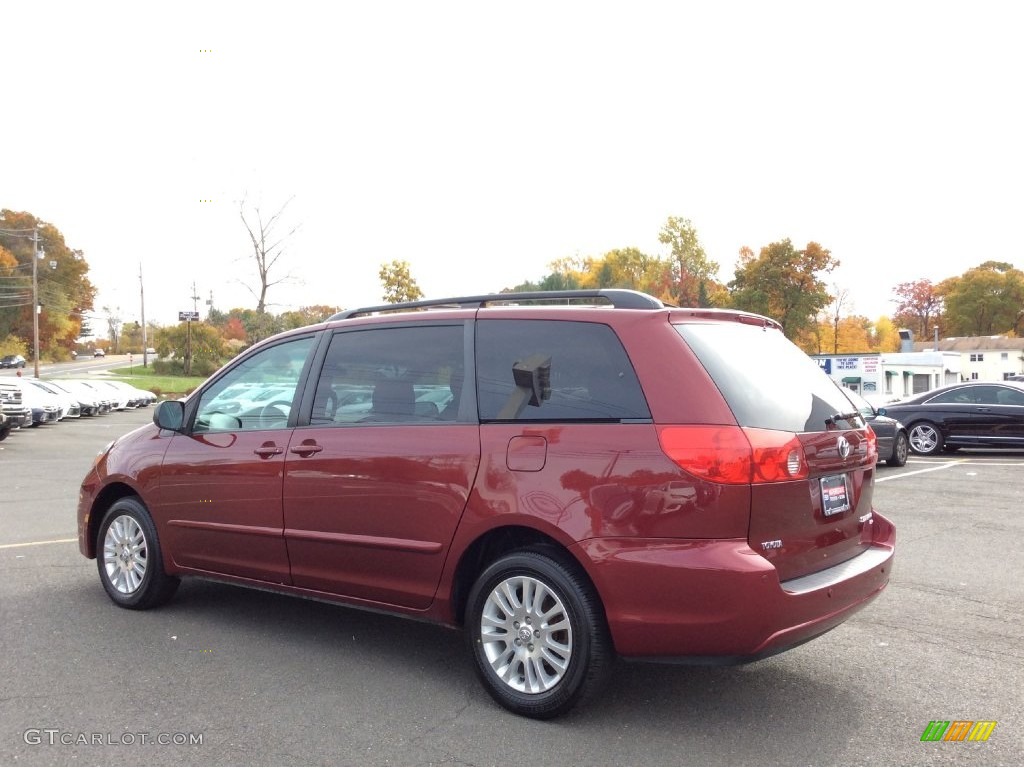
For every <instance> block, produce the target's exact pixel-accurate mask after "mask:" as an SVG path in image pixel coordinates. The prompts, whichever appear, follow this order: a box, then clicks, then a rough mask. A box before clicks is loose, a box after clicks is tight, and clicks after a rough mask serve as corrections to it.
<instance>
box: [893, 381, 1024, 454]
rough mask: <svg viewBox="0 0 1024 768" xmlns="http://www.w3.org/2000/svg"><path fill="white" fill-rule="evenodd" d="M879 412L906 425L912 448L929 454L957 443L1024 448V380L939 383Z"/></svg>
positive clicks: (955, 446)
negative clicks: (1022, 382) (928, 390)
mask: <svg viewBox="0 0 1024 768" xmlns="http://www.w3.org/2000/svg"><path fill="white" fill-rule="evenodd" d="M879 413H881V414H884V415H886V416H891V417H893V418H896V419H899V420H900V421H902V422H903V423H904V424H906V425H907V431H908V433H909V435H910V449H911V450H912V451H913V452H914V453H919V454H921V455H923V456H930V455H934V454H936V453H939V452H940V451H943V450H956V449H957V448H1018V449H1024V384H1021V383H1018V382H1012V381H1004V382H978V383H974V382H966V383H962V384H952V385H949V386H946V387H939V388H938V389H933V390H931V391H930V392H925V393H924V394H921V395H917V396H916V397H912V398H909V399H907V400H901V401H900V402H898V403H894V404H892V405H887V406H885V407H884V408H882V409H880V410H879Z"/></svg>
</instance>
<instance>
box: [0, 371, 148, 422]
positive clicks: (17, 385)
mask: <svg viewBox="0 0 1024 768" xmlns="http://www.w3.org/2000/svg"><path fill="white" fill-rule="evenodd" d="M156 399H157V398H156V395H154V394H153V393H152V392H148V391H146V390H143V389H138V388H137V387H133V386H131V385H130V384H127V383H126V382H123V381H116V380H112V379H91V380H88V381H85V380H82V379H46V380H41V379H30V378H17V379H11V378H5V379H3V381H2V383H0V400H2V406H3V412H4V413H5V414H6V415H7V417H8V422H9V425H10V426H11V427H14V428H17V427H28V426H32V427H37V426H39V425H40V424H47V423H52V422H57V421H60V420H62V419H66V418H78V417H80V416H99V415H100V414H104V413H109V412H110V411H123V410H126V409H132V408H140V407H146V406H148V405H150V404H152V403H154V402H156Z"/></svg>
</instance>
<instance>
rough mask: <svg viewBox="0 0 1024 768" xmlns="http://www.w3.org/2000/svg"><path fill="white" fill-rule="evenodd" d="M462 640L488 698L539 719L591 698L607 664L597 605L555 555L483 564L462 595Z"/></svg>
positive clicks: (536, 552) (521, 555)
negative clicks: (465, 599) (464, 596)
mask: <svg viewBox="0 0 1024 768" xmlns="http://www.w3.org/2000/svg"><path fill="white" fill-rule="evenodd" d="M502 585H504V589H503V590H502V592H500V593H499V592H498V590H499V588H501V587H502ZM537 587H540V588H541V589H542V590H543V591H541V590H537V589H536V588H537ZM527 592H532V595H531V594H527ZM524 595H525V597H524ZM510 596H511V597H510ZM513 600H514V601H516V602H518V601H522V602H521V603H519V604H518V605H514V604H513ZM508 609H511V613H510V611H509V610H508ZM485 618H486V623H487V625H488V628H489V632H488V634H487V635H486V636H485V635H484V631H483V624H484V622H485ZM548 620H553V625H552V626H553V627H554V629H553V630H552V631H548ZM503 623H504V624H505V625H506V626H504V627H503V626H501V624H503ZM530 635H532V637H531V636H530ZM510 637H511V638H512V640H511V642H510V641H509V639H508V638H510ZM466 639H467V641H468V643H469V648H470V653H472V655H473V660H474V662H475V667H476V670H477V674H478V675H479V677H480V680H481V682H482V683H483V685H484V688H485V689H486V690H487V692H488V693H489V694H490V695H491V697H492V698H493V699H494V700H495V701H496V702H498V704H500V705H501V706H503V707H505V708H506V709H508V710H510V711H512V712H514V713H516V714H518V715H523V716H525V717H532V718H537V719H542V720H544V719H549V718H553V717H557V716H558V715H561V714H564V713H565V712H568V711H569V710H570V709H571V708H572V707H574V706H575V705H577V704H579V703H580V702H582V701H584V700H586V699H590V698H593V697H594V696H595V695H596V694H597V693H598V692H599V691H600V690H601V688H602V687H603V685H604V683H605V682H606V681H607V678H608V675H609V673H610V672H611V669H612V665H613V662H614V651H613V649H612V643H611V638H610V636H609V633H608V628H607V625H606V623H605V618H604V611H603V609H602V607H601V602H600V600H599V599H598V597H597V595H596V593H595V592H594V589H593V587H592V586H591V585H590V582H589V581H588V580H587V578H586V577H585V576H584V575H583V574H582V572H581V571H580V569H579V567H578V566H576V565H575V564H573V563H570V561H569V560H568V558H566V559H565V560H564V561H563V560H562V557H561V556H560V554H559V553H558V552H557V550H548V549H540V548H538V549H525V550H521V551H518V552H513V553H511V554H508V555H505V556H504V557H502V558H500V559H498V560H496V561H495V562H494V563H492V564H491V565H490V566H488V567H487V568H486V569H485V570H484V572H483V573H481V574H480V577H479V578H478V579H477V580H476V583H475V584H474V585H473V588H472V590H471V591H470V593H469V600H468V603H467V607H466ZM561 664H564V668H563V669H559V665H561ZM496 668H500V669H502V670H503V672H504V676H502V675H501V674H499V672H498V670H497V669H496ZM529 688H533V689H534V690H532V691H531V690H527V689H529Z"/></svg>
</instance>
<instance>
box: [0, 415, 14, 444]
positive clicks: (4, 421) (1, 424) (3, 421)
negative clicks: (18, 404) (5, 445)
mask: <svg viewBox="0 0 1024 768" xmlns="http://www.w3.org/2000/svg"><path fill="white" fill-rule="evenodd" d="M13 430H14V424H12V423H11V420H10V418H8V416H7V414H6V413H4V412H3V411H0V442H3V441H4V440H6V439H7V436H8V435H9V434H11V432H12V431H13Z"/></svg>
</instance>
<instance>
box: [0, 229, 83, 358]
mask: <svg viewBox="0 0 1024 768" xmlns="http://www.w3.org/2000/svg"><path fill="white" fill-rule="evenodd" d="M0 219H2V220H0V337H4V336H7V335H14V336H17V337H19V338H21V339H23V340H24V341H25V343H26V344H31V341H32V338H33V322H32V267H33V261H35V262H36V264H35V267H36V274H37V278H36V284H37V288H38V298H39V305H40V311H39V315H38V324H39V352H40V357H45V358H49V359H53V360H64V359H67V358H68V357H69V356H70V353H71V351H72V349H73V348H74V345H75V340H76V339H77V338H78V337H79V336H80V335H81V328H82V315H83V313H85V312H87V311H89V310H91V309H92V308H93V301H94V300H95V297H96V289H95V287H94V286H93V285H92V283H91V282H90V281H89V278H88V273H89V265H88V263H87V262H86V260H85V257H84V254H83V253H82V252H81V251H79V250H74V249H72V248H70V247H69V246H68V245H67V243H66V242H65V241H64V235H63V234H62V233H61V231H60V230H59V229H58V228H57V227H55V226H53V225H52V224H47V223H42V222H38V221H37V219H36V217H35V216H34V215H32V214H31V213H27V212H20V213H19V212H15V211H10V210H6V209H4V210H3V211H0ZM34 225H35V227H36V230H37V232H38V236H39V241H38V245H39V249H40V254H41V255H42V256H43V258H41V259H36V257H35V254H34V253H33V251H34V250H35V245H34V244H33V242H32V239H31V237H30V236H31V233H32V229H33V226H34ZM12 261H13V263H12Z"/></svg>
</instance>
